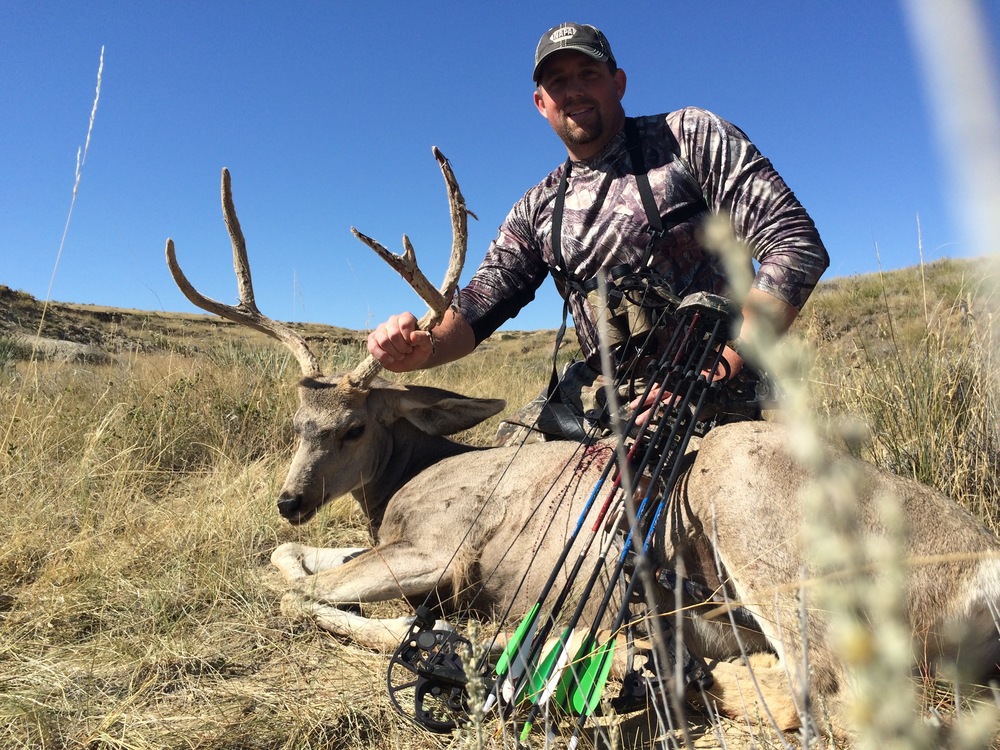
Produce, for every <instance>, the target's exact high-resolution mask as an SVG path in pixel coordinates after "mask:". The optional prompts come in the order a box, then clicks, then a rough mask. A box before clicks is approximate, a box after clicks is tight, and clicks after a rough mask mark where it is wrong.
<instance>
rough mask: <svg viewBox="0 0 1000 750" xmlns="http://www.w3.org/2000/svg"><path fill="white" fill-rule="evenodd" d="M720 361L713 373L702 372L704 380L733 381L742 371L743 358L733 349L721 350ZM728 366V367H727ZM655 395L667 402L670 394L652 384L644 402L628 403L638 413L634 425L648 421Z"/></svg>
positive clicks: (640, 400) (638, 400)
mask: <svg viewBox="0 0 1000 750" xmlns="http://www.w3.org/2000/svg"><path fill="white" fill-rule="evenodd" d="M722 360H723V361H720V362H719V364H718V365H717V366H716V367H715V370H714V371H713V372H709V371H708V370H703V371H702V373H701V374H702V375H703V376H704V377H705V379H706V380H709V381H712V382H714V381H716V380H726V381H730V380H733V379H734V378H735V377H736V376H737V375H738V374H739V372H740V370H742V369H743V357H741V356H740V355H739V354H738V353H737V352H736V350H735V349H732V348H730V347H728V346H727V347H726V348H725V349H723V350H722ZM727 365H728V367H727ZM657 394H659V395H660V398H659V401H669V400H670V398H671V396H672V394H671V393H670V392H669V391H664V392H663V393H662V394H661V393H660V384H659V383H653V387H652V388H650V389H649V394H648V395H647V396H646V398H645V400H643V399H642V398H641V397H640V398H637V399H635V400H634V401H632V402H630V403H629V408H630V409H632V411H637V412H639V416H638V417H636V420H635V423H636V424H637V425H641V424H644V423H645V422H646V420H647V419H649V415H650V412H649V408H650V407H651V406H653V405H654V404H655V403H656V402H657V400H658V399H657V398H656V396H657Z"/></svg>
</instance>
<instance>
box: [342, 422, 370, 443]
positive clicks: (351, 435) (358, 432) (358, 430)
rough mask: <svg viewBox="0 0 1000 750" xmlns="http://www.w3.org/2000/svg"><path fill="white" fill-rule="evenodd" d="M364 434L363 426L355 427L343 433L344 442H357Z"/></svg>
mask: <svg viewBox="0 0 1000 750" xmlns="http://www.w3.org/2000/svg"><path fill="white" fill-rule="evenodd" d="M364 432H365V426H364V425H363V424H359V425H355V426H354V427H351V428H350V429H349V430H347V432H345V433H344V438H343V439H344V440H357V439H358V438H359V437H361V436H362V435H363V434H364Z"/></svg>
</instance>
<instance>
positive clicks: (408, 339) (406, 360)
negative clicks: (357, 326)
mask: <svg viewBox="0 0 1000 750" xmlns="http://www.w3.org/2000/svg"><path fill="white" fill-rule="evenodd" d="M368 351H369V352H370V353H371V355H372V356H373V357H374V358H375V359H376V360H377V361H378V363H379V364H380V365H382V366H383V367H384V368H385V369H387V370H389V371H390V372H410V371H411V370H418V369H420V368H421V367H423V366H424V365H425V364H426V363H427V360H428V359H430V357H431V354H433V353H434V339H433V337H432V336H431V334H430V333H428V332H427V331H421V330H418V329H417V319H416V318H415V317H414V316H413V314H412V313H408V312H407V313H402V314H400V315H393V316H392V317H391V318H389V319H388V320H387V321H385V323H380V324H379V326H378V327H377V328H376V329H375V330H374V331H372V332H371V333H370V334H369V335H368Z"/></svg>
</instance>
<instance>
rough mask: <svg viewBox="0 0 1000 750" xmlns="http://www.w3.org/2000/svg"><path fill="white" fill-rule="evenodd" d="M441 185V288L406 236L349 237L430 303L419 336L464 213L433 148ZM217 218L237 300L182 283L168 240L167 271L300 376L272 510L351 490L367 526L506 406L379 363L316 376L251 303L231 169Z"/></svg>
mask: <svg viewBox="0 0 1000 750" xmlns="http://www.w3.org/2000/svg"><path fill="white" fill-rule="evenodd" d="M434 156H435V158H436V159H437V161H438V164H439V166H440V168H441V172H442V174H443V175H444V178H445V184H446V186H447V189H448V201H449V206H450V211H451V219H452V238H453V239H452V251H451V260H450V262H449V265H448V270H447V271H446V273H445V279H444V283H443V284H442V285H441V288H440V290H438V289H435V288H434V286H433V284H431V283H430V282H429V281H428V280H427V278H426V277H425V276H424V274H423V272H421V271H420V268H419V266H418V264H417V261H416V254H415V252H414V250H413V246H412V244H411V243H410V241H409V238H408V237H406V236H404V237H403V246H404V253H403V255H395V254H393V253H391V252H389V251H388V250H387V249H386V248H385V247H383V246H382V245H380V244H379V243H378V242H376V241H375V240H373V239H371V238H370V237H367V236H365V235H363V234H361V233H360V232H358V231H357V230H356V229H354V228H353V227H352V228H351V231H352V232H353V233H354V234H355V236H357V237H358V238H359V239H360V240H362V241H363V242H364V243H365V244H366V245H368V246H369V247H370V248H372V249H373V250H374V251H375V252H376V253H377V254H378V255H379V256H380V257H381V258H383V259H384V260H385V261H386V262H387V263H389V265H390V266H392V267H393V268H394V269H396V271H397V272H398V273H399V274H400V275H401V276H403V278H404V279H406V281H407V282H408V283H409V284H410V286H412V287H413V289H414V290H415V291H416V292H417V294H418V295H420V297H421V298H422V299H423V300H424V301H425V302H426V303H427V305H428V308H429V310H428V312H427V313H426V314H425V315H424V316H423V317H422V318H421V319H420V321H419V326H420V328H421V330H430V329H432V328H433V327H434V326H435V325H437V324H438V323H439V322H440V321H441V318H442V316H443V315H444V313H445V311H446V310H447V308H448V305H450V304H451V300H452V298H453V297H454V294H455V290H456V288H457V287H458V279H459V276H460V274H461V272H462V266H463V264H464V262H465V251H466V246H467V243H468V231H467V223H468V218H467V217H468V214H469V213H470V212H469V211H468V209H467V208H466V207H465V200H464V198H463V197H462V194H461V191H460V190H459V188H458V182H457V181H456V180H455V176H454V173H453V172H452V170H451V166H450V165H449V163H448V160H447V159H445V158H444V156H443V155H442V154H441V152H440V151H439V150H438V149H437V148H435V149H434ZM222 213H223V216H224V218H225V222H226V227H227V229H228V230H229V237H230V239H231V241H232V246H233V268H234V270H235V272H236V281H237V285H238V289H239V302H238V303H237V304H236V305H226V304H223V303H221V302H218V301H216V300H213V299H210V298H208V297H205V296H204V295H202V294H201V293H199V292H198V291H197V290H196V289H195V288H194V286H193V285H192V284H191V283H190V282H189V281H188V279H187V277H186V276H185V275H184V272H183V271H182V270H181V268H180V265H179V264H178V263H177V258H176V254H175V251H174V243H173V241H172V240H170V239H168V240H167V247H166V256H167V266H168V268H169V269H170V273H171V275H172V276H173V278H174V282H175V283H176V284H177V286H178V287H179V288H180V290H181V291H182V292H183V293H184V296H185V297H187V298H188V300H190V301H191V303H192V304H194V305H195V306H196V307H198V308H200V309H202V310H205V311H206V312H209V313H213V314H215V315H219V316H221V317H223V318H226V319H227V320H230V321H232V322H234V323H238V324H240V325H245V326H249V327H250V328H253V329H255V330H258V331H261V332H262V333H265V334H266V335H268V336H270V337H271V338H274V339H276V340H278V341H280V342H282V343H283V344H284V345H285V346H286V347H288V349H289V350H290V351H291V352H292V354H293V355H294V356H295V359H296V360H297V361H298V363H299V366H300V368H301V370H302V376H303V377H302V380H301V381H300V383H299V408H298V410H297V411H296V413H295V417H294V420H293V424H294V427H295V432H296V434H297V436H298V448H297V450H296V453H295V456H294V458H293V459H292V464H291V466H290V468H289V471H288V476H287V478H286V479H285V483H284V486H283V487H282V490H281V494H280V496H279V498H278V509H279V511H280V512H281V514H282V516H284V517H285V518H286V519H288V520H289V521H290V522H292V523H302V522H304V521H307V520H309V519H310V518H311V517H312V516H313V515H315V513H316V511H317V510H318V509H319V508H320V507H321V506H322V505H323V504H324V503H325V502H326V501H327V500H330V499H332V498H335V497H339V496H340V495H343V494H345V493H347V492H352V493H353V494H354V496H355V497H356V498H357V499H358V501H359V502H360V503H361V505H362V507H363V508H364V509H365V511H366V513H367V514H368V516H369V518H370V519H371V522H372V525H373V527H377V526H378V524H379V522H380V521H381V514H382V509H383V507H384V505H385V503H386V502H388V499H389V497H391V496H392V494H393V493H394V492H395V491H396V490H397V489H398V488H399V487H401V486H402V485H403V484H405V483H406V481H408V480H409V479H410V478H412V477H413V476H415V475H416V474H417V473H418V472H419V471H421V470H422V469H424V468H426V467H427V466H429V465H430V464H432V463H434V462H436V461H438V460H440V459H441V458H444V457H446V456H448V455H454V454H456V453H460V452H463V451H465V450H471V447H470V446H465V445H462V444H460V443H456V442H453V441H451V440H448V439H447V438H446V437H445V436H446V435H450V434H453V433H455V432H459V431H461V430H464V429H468V428H469V427H472V426H473V425H475V424H478V423H479V422H481V421H482V420H484V419H487V418H488V417H490V416H492V415H494V414H496V413H497V412H499V411H500V410H501V409H502V408H503V407H504V402H503V401H500V400H497V399H472V398H468V397H465V396H461V395H459V394H455V393H450V392H448V391H443V390H440V389H437V388H427V387H421V386H402V385H394V384H391V383H389V382H387V381H385V380H384V379H382V378H380V377H378V374H379V372H380V370H381V366H380V365H379V363H378V362H377V361H376V360H375V359H374V358H373V357H371V356H368V357H366V358H365V359H364V360H363V361H362V362H361V363H360V364H359V365H358V366H357V367H355V368H354V370H353V371H351V372H349V373H347V374H344V375H339V376H332V377H326V376H324V375H323V373H322V371H321V369H320V365H319V360H318V359H317V358H316V356H315V355H314V354H313V352H312V351H311V350H310V349H309V346H308V344H307V343H306V341H305V339H303V338H302V337H301V336H300V335H299V334H298V333H297V332H295V331H294V330H292V329H291V328H289V327H288V326H286V325H284V324H282V323H279V322H277V321H274V320H272V319H270V318H268V317H266V316H264V315H263V314H262V313H261V312H260V310H258V309H257V304H256V302H255V299H254V291H253V281H252V278H251V274H250V263H249V261H248V258H247V250H246V241H245V239H244V237H243V230H242V229H241V228H240V223H239V220H238V219H237V218H236V209H235V207H234V205H233V197H232V186H231V180H230V175H229V171H228V170H226V169H223V170H222Z"/></svg>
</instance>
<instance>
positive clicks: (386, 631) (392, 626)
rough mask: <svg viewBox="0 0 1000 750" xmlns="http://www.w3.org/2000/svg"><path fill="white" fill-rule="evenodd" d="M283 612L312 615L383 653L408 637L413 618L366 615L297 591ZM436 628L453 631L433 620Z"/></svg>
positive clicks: (325, 627) (334, 630)
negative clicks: (340, 607)
mask: <svg viewBox="0 0 1000 750" xmlns="http://www.w3.org/2000/svg"><path fill="white" fill-rule="evenodd" d="M281 611H282V613H284V614H285V615H286V616H288V617H298V618H311V619H313V620H314V621H315V622H316V624H317V625H318V626H319V627H321V628H323V630H325V631H327V632H328V633H332V634H333V635H336V636H338V637H340V638H345V639H347V640H349V641H351V642H352V643H356V644H358V645H359V646H363V647H365V648H370V649H374V650H376V651H381V652H386V653H388V652H392V651H394V650H395V649H396V648H397V647H398V646H399V644H400V643H402V641H403V639H404V638H405V637H406V635H407V633H408V632H409V630H410V626H411V625H413V621H414V619H415V618H414V617H413V616H412V615H411V616H407V617H385V618H373V617H364V616H363V615H359V614H356V613H354V612H348V611H346V610H343V609H339V608H337V607H334V606H331V605H329V604H323V603H321V602H317V601H315V600H307V599H305V598H303V597H301V596H300V595H298V594H294V593H289V594H285V596H284V598H283V599H282V600H281ZM434 629H435V630H452V626H451V625H449V624H448V623H447V622H445V621H444V620H438V621H436V622H435V623H434Z"/></svg>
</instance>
